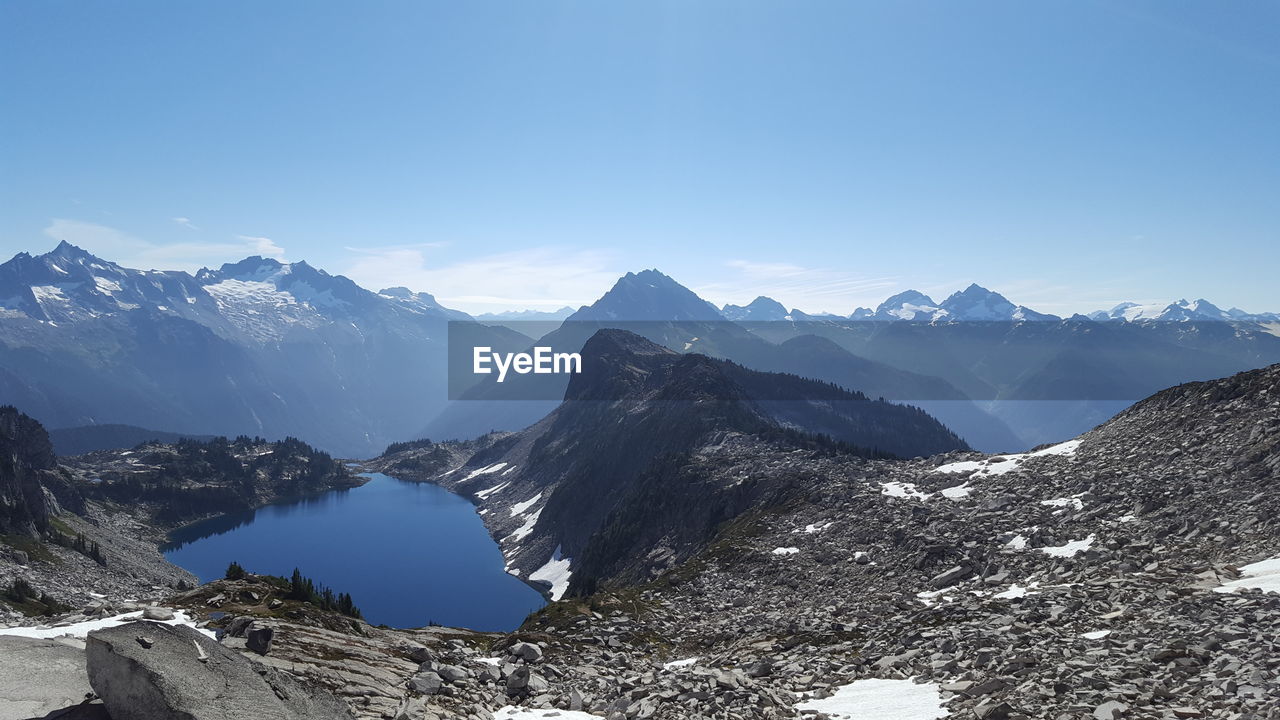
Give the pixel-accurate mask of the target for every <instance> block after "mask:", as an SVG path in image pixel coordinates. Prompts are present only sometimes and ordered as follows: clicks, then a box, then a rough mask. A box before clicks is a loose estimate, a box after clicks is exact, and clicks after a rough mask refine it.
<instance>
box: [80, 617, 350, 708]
mask: <svg viewBox="0 0 1280 720" xmlns="http://www.w3.org/2000/svg"><path fill="white" fill-rule="evenodd" d="M86 651H87V655H88V673H89V682H90V684H91V685H92V686H93V689H94V692H96V693H97V694H98V695H99V696H101V698H102V702H103V704H104V705H105V706H106V708H107V711H108V712H109V713H110V714H111V717H112V720H159V719H162V718H174V719H175V720H177V719H179V718H181V719H183V720H206V719H207V720H225V719H226V718H237V719H238V720H250V719H257V718H261V719H262V720H348V719H349V718H351V717H352V715H351V712H350V710H349V709H348V708H347V707H346V705H345V704H343V703H342V702H340V701H339V700H337V699H336V698H334V697H333V696H331V695H326V694H323V693H320V692H317V691H314V690H312V689H309V688H307V687H306V686H303V685H301V684H300V683H298V682H297V681H295V680H293V679H292V678H290V677H289V676H287V675H284V674H282V673H279V672H277V671H275V670H273V669H271V668H268V667H266V666H262V665H257V664H255V663H253V662H252V661H250V660H249V659H248V658H246V657H244V656H243V655H241V654H239V653H237V652H235V651H233V650H230V649H228V648H226V647H224V646H223V645H221V644H219V643H217V642H216V641H214V640H212V639H210V638H209V637H208V636H206V635H203V634H201V633H200V632H198V631H196V630H193V629H191V628H189V627H184V626H171V625H161V624H159V623H152V622H133V623H128V624H125V625H120V626H117V627H114V628H109V629H106V630H98V631H95V632H92V633H90V634H89V637H88V642H87V647H86Z"/></svg>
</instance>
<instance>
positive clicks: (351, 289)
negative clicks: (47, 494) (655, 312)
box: [0, 242, 510, 455]
mask: <svg viewBox="0 0 1280 720" xmlns="http://www.w3.org/2000/svg"><path fill="white" fill-rule="evenodd" d="M0 319H3V322H0V402H12V403H14V404H16V405H19V406H20V407H23V408H24V409H25V410H27V411H28V412H30V413H31V414H32V415H34V416H35V417H37V418H38V419H40V420H41V421H42V422H45V423H46V424H48V425H49V426H50V427H55V428H56V427H68V426H75V425H87V424H100V423H124V424H132V425H140V426H148V427H159V428H162V429H164V430H169V431H175V432H185V433H192V434H230V435H236V434H240V433H250V434H260V435H265V436H269V437H280V436H285V435H294V436H297V437H301V438H304V439H306V440H308V441H309V442H313V443H315V444H317V445H320V446H322V447H325V448H326V449H329V450H331V451H333V452H336V453H339V454H344V455H363V454H366V453H368V452H369V451H372V450H377V449H379V448H380V447H382V446H383V445H385V444H386V443H387V442H390V441H391V440H396V439H402V438H403V437H405V436H407V435H409V434H411V433H412V432H413V431H414V430H416V429H417V428H418V427H421V424H422V423H423V422H424V421H425V419H426V418H428V417H430V416H431V415H432V414H433V413H434V411H435V409H436V408H438V407H439V406H440V405H441V404H442V403H443V398H444V396H445V394H446V393H445V391H444V384H445V375H446V373H445V372H444V366H445V362H446V359H447V358H446V353H445V351H446V346H447V337H448V332H447V323H448V322H449V321H451V320H462V321H467V320H470V316H468V315H467V314H466V313H462V312H458V311H455V310H450V309H449V308H446V307H443V306H441V305H440V304H439V303H438V302H436V300H435V299H434V298H433V297H432V296H431V295H429V294H426V293H413V292H410V291H408V290H405V289H403V288H391V289H388V290H384V291H383V292H381V293H373V292H370V291H368V290H365V289H364V288H361V287H360V286H358V285H356V284H355V283H354V282H352V281H351V280H349V279H347V278H345V277H343V276H341V275H330V274H329V273H327V272H325V271H323V270H319V269H316V268H313V267H311V266H310V265H308V264H307V263H305V262H295V263H283V262H280V261H278V260H274V259H271V258H262V257H250V258H246V259H244V260H241V261H240V262H237V263H228V264H226V265H223V266H222V267H220V268H217V269H204V270H201V271H199V272H197V273H196V274H194V275H191V274H188V273H185V272H174V271H155V270H134V269H130V268H124V267H121V266H120V265H117V264H115V263H113V262H109V261H107V260H103V259H101V258H98V257H95V256H94V255H92V254H90V253H88V252H85V251H84V250H82V249H80V248H77V247H75V246H73V245H70V244H68V243H65V242H64V243H61V244H59V245H58V246H57V248H55V249H54V250H53V251H52V252H49V253H46V254H44V255H36V256H33V255H30V254H27V253H21V254H19V255H17V256H15V257H14V258H13V259H11V260H9V261H8V262H6V263H3V264H0ZM476 332H477V333H479V334H480V336H482V337H489V336H492V339H493V341H494V342H495V343H496V346H499V347H502V346H505V344H506V343H509V342H510V341H508V340H504V339H503V338H504V334H510V333H509V332H508V331H505V330H502V329H497V328H485V327H482V326H479V325H477V327H476Z"/></svg>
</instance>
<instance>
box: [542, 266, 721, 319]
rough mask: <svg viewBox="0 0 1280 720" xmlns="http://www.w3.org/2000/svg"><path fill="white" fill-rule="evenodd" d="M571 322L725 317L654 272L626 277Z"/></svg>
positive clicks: (582, 310) (671, 280)
mask: <svg viewBox="0 0 1280 720" xmlns="http://www.w3.org/2000/svg"><path fill="white" fill-rule="evenodd" d="M568 319H569V320H573V321H663V322H666V321H689V320H692V321H717V320H723V319H724V316H723V315H721V314H720V311H719V310H718V309H716V306H714V305H712V304H711V303H709V302H707V301H706V300H703V299H702V298H700V297H698V296H697V294H696V293H694V292H693V291H692V290H690V289H689V288H686V287H685V286H683V285H681V284H680V283H678V282H676V281H675V280H673V279H671V278H670V277H668V276H667V275H664V274H662V273H661V272H659V271H657V270H652V269H651V270H643V271H641V272H638V273H630V272H629V273H627V274H626V275H624V276H622V277H621V278H619V279H618V282H617V283H615V284H614V286H613V287H612V288H611V289H610V290H609V291H608V292H607V293H605V294H604V295H603V296H601V297H600V299H599V300H597V301H595V302H594V303H592V304H591V305H588V306H587V307H584V308H582V309H580V310H578V311H577V312H575V313H574V314H573V315H570V316H569V318H568Z"/></svg>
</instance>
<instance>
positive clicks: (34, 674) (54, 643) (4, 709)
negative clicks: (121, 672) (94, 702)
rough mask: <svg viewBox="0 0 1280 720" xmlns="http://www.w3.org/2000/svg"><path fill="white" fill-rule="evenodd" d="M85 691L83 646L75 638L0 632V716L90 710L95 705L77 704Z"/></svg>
mask: <svg viewBox="0 0 1280 720" xmlns="http://www.w3.org/2000/svg"><path fill="white" fill-rule="evenodd" d="M88 692H89V677H88V675H86V674H85V670H84V650H82V649H81V648H79V647H76V645H75V641H74V640H41V639H36V638H27V637H16V636H11V635H0V720H21V719H22V718H43V717H46V716H49V715H50V714H51V713H54V712H56V711H58V710H63V711H64V712H65V713H70V712H71V711H72V710H76V709H79V710H81V711H84V712H89V711H92V710H93V709H94V708H91V707H83V708H81V707H79V706H80V705H81V703H83V702H84V700H85V694H86V693H88ZM97 709H99V710H100V709H101V707H100V706H97ZM58 717H71V715H69V714H67V715H58ZM81 717H87V716H81Z"/></svg>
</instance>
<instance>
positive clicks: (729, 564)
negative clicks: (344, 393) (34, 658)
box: [90, 366, 1280, 720]
mask: <svg viewBox="0 0 1280 720" xmlns="http://www.w3.org/2000/svg"><path fill="white" fill-rule="evenodd" d="M640 375H643V373H637V376H640ZM642 395H643V394H642ZM642 406H643V404H639V405H637V406H635V407H634V408H632V412H634V413H637V414H643V410H642V409H641V407H642ZM696 437H697V441H696V442H692V443H691V444H690V445H689V446H688V447H687V448H686V450H685V451H684V453H683V454H682V456H681V457H682V459H681V461H680V463H678V465H677V466H674V467H671V468H668V469H666V471H667V472H668V473H669V474H670V475H671V476H674V477H696V478H698V482H699V484H700V491H711V490H715V489H717V488H719V489H720V490H722V491H729V490H732V489H733V488H736V487H740V486H742V485H743V484H744V483H750V482H751V481H752V479H753V478H768V479H769V480H768V485H769V492H768V493H766V494H759V495H755V496H753V499H752V501H751V502H749V503H748V504H747V507H745V508H744V509H743V510H742V512H740V513H738V514H737V515H736V516H734V517H733V518H732V519H727V520H726V521H724V522H721V523H719V524H718V525H716V526H715V527H714V528H713V532H712V536H711V537H710V539H709V541H708V542H707V543H705V544H704V545H702V546H700V548H699V549H698V550H697V551H696V552H695V553H693V554H692V556H691V557H690V558H689V559H688V560H685V561H683V562H676V563H674V564H672V565H671V566H670V567H668V568H666V569H663V570H661V571H660V572H658V573H656V574H653V575H652V576H651V577H648V578H644V579H640V580H633V581H631V582H626V583H619V584H617V585H614V586H610V587H602V588H600V589H598V591H597V592H596V593H594V594H591V595H588V596H585V597H573V598H570V599H566V600H564V601H561V602H557V603H553V604H551V605H549V606H548V607H547V608H545V609H544V610H542V611H540V612H539V613H536V614H535V615H533V616H531V617H530V618H529V619H528V620H527V621H526V622H525V624H524V626H523V627H522V628H521V629H520V630H519V631H517V632H515V633H511V634H507V635H493V634H480V633H471V632H467V631H459V630H447V629H437V628H428V629H424V630H420V631H396V630H387V629H384V628H371V627H369V626H367V625H365V624H363V623H360V622H359V621H353V620H351V619H344V618H341V617H337V616H333V615H328V614H325V613H320V612H317V611H316V610H315V609H314V608H309V607H307V606H305V605H297V604H290V603H288V602H283V601H281V600H280V599H279V597H278V596H277V595H275V594H273V593H274V591H272V590H271V589H270V588H265V587H264V586H263V585H262V583H261V581H260V580H259V579H256V578H253V577H252V576H251V577H249V578H246V579H245V580H242V581H220V582H218V583H215V584H213V585H210V586H206V587H202V588H198V589H196V590H193V591H191V592H188V593H184V594H181V595H178V596H176V597H173V598H171V599H170V600H169V603H170V604H171V605H173V606H175V607H178V608H180V609H182V610H184V612H185V613H187V614H188V615H190V616H194V617H196V618H197V620H198V622H200V623H208V624H209V625H210V626H212V627H216V628H219V629H221V630H222V632H223V644H224V647H229V648H231V649H235V650H239V651H240V652H241V653H242V655H244V656H246V657H251V658H254V659H255V662H258V663H265V664H267V665H270V666H272V667H273V668H275V669H276V670H279V671H283V672H285V673H288V674H290V675H292V676H293V677H295V678H303V679H305V680H306V681H308V682H309V683H310V684H312V685H313V686H314V685H318V686H321V687H324V688H327V689H329V690H331V691H333V692H334V693H336V694H337V695H338V696H339V697H342V698H344V699H345V700H346V702H347V705H348V706H349V707H350V709H351V711H352V712H353V713H354V714H355V715H356V716H357V717H361V718H392V717H395V718H404V719H405V720H427V719H430V720H436V719H440V718H451V719H452V718H468V719H472V718H478V719H483V720H488V719H489V718H512V717H530V718H537V717H559V718H561V719H562V720H579V719H581V718H607V719H609V720H631V719H633V718H663V719H671V720H675V719H677V718H679V719H684V718H708V719H710V718H716V719H723V718H793V717H801V716H807V717H821V716H820V715H818V713H819V712H823V711H824V710H823V709H824V708H825V709H826V711H831V712H836V714H835V715H834V717H846V716H845V715H841V714H839V711H836V710H834V709H835V708H839V707H841V706H842V705H843V707H844V708H846V711H847V710H848V709H849V708H857V707H861V708H862V714H860V715H853V716H852V717H858V718H870V717H877V718H878V717H885V716H887V713H888V712H890V711H892V712H894V713H896V715H893V716H895V717H902V718H907V719H910V720H923V719H924V718H937V717H943V716H945V717H956V718H962V717H972V718H979V719H991V720H999V719H1002V718H1010V719H1012V718H1054V719H1058V718H1061V719H1063V720H1066V719H1068V718H1071V719H1074V718H1099V719H1102V720H1117V719H1121V718H1222V719H1224V720H1226V719H1228V718H1230V719H1240V720H1244V719H1245V718H1275V717H1280V665H1277V660H1276V658H1277V657H1280V641H1277V637H1278V635H1277V631H1280V594H1277V593H1276V592H1267V591H1264V590H1262V589H1249V587H1250V586H1255V585H1256V586H1259V587H1262V586H1263V585H1265V584H1266V582H1267V581H1266V578H1265V577H1264V575H1265V573H1266V572H1268V568H1269V567H1270V566H1267V565H1257V564H1256V563H1257V562H1258V561H1262V560H1266V559H1268V558H1276V557H1278V556H1280V512H1277V511H1278V510H1280V507H1277V503H1280V494H1278V493H1277V488H1276V483H1277V481H1278V480H1280V473H1278V472H1277V466H1278V464H1280V459H1278V458H1280V366H1274V367H1270V368H1266V369H1264V370H1260V371H1252V372H1248V373H1243V374H1240V375H1237V376H1233V377H1230V378H1226V379H1223V380H1218V381H1212V382H1207V383H1194V384H1189V385H1184V386H1179V387H1175V388H1171V389H1169V390H1166V391H1164V392H1161V393H1159V394H1157V395H1155V396H1153V397H1151V398H1149V399H1148V400H1146V401H1143V402H1141V403H1139V404H1137V405H1136V406H1134V407H1133V408H1131V409H1130V410H1128V411H1126V412H1125V413H1123V414H1121V415H1120V416H1118V417H1117V418H1115V419H1114V420H1113V421H1111V422H1109V423H1107V424H1105V425H1103V426H1101V427H1099V428H1097V429H1095V430H1093V431H1091V432H1089V433H1086V434H1084V435H1082V436H1081V437H1079V438H1077V439H1075V440H1072V441H1069V442H1067V443H1061V444H1058V445H1054V446H1049V447H1044V448H1040V449H1038V450H1036V451H1034V452H1030V453H1025V454H1019V455H1005V456H986V455H981V454H977V453H972V452H968V451H956V452H951V453H947V454H944V455H940V456H933V457H928V458H917V459H911V460H895V459H886V458H876V457H866V456H864V455H860V454H857V453H851V452H841V451H838V450H833V449H832V448H829V447H823V446H808V447H806V446H803V445H800V446H797V445H796V444H794V443H791V444H788V443H786V442H785V440H786V439H785V438H783V439H782V440H779V439H778V438H776V437H773V436H771V435H769V434H768V433H760V432H753V431H752V428H747V429H741V428H739V429H726V430H723V431H721V432H718V433H713V434H711V435H702V436H696ZM512 438H516V439H515V440H512ZM518 444H519V436H515V435H499V436H492V437H490V438H487V439H486V440H485V441H483V442H477V443H472V444H469V445H462V444H457V445H447V446H433V445H429V444H418V445H415V446H412V447H404V448H399V450H400V452H403V453H406V454H405V455H403V456H402V457H403V458H404V459H412V458H415V457H416V458H417V459H418V460H420V461H421V464H420V467H422V468H427V467H445V466H449V465H451V464H452V463H454V462H457V461H459V460H461V459H463V458H464V457H466V456H468V455H469V454H475V456H476V457H474V458H472V459H469V460H466V462H467V463H469V464H471V465H474V464H479V463H485V462H487V461H488V460H489V458H490V457H501V454H502V453H505V452H509V451H510V449H511V447H514V446H515V445H518ZM415 451H417V452H418V453H419V454H417V455H413V454H412V453H414V452H415ZM486 454H492V455H486ZM497 462H501V461H500V460H499V461H497ZM497 462H489V464H485V465H479V467H481V468H492V466H493V465H495V464H497ZM468 466H470V465H468ZM505 471H506V468H505V467H498V468H493V469H490V470H489V471H488V472H486V473H483V474H481V475H477V476H476V478H485V482H486V483H488V484H498V483H500V482H502V481H503V478H502V475H501V473H502V472H505ZM515 472H516V471H511V475H514V474H515ZM511 475H508V476H507V477H508V478H510V477H511ZM660 479H661V478H660V476H659V475H651V476H648V477H646V479H645V481H644V482H645V483H648V482H651V481H656V480H660ZM481 499H483V498H481ZM484 509H486V508H484V507H482V508H481V510H484ZM494 511H496V510H491V513H492V512H494ZM638 536H639V537H647V536H646V535H645V534H644V533H640V534H639V535H638ZM588 547H590V545H589V546H588ZM655 547H656V546H655ZM587 552H589V550H588V551H587ZM583 556H584V557H585V552H584V555H583ZM1274 564H1276V565H1280V562H1278V563H1274ZM1278 586H1280V583H1276V582H1275V581H1274V579H1273V580H1272V581H1271V587H1272V588H1273V589H1280V588H1278ZM237 618H244V619H240V620H238V619H237ZM250 619H252V623H250V622H249V620H250ZM268 629H269V630H270V632H269V633H264V632H261V631H264V630H268ZM255 632H256V633H257V634H255ZM133 635H138V636H142V637H150V635H149V634H148V632H147V630H146V628H145V626H139V627H137V628H136V629H130V631H129V634H128V635H126V637H132V636H133ZM241 636H244V637H241ZM264 637H265V638H269V639H270V642H265V641H264ZM264 643H265V644H264ZM251 644H252V646H253V647H254V648H256V650H255V649H250V646H251ZM197 645H198V643H197ZM197 650H198V648H197V647H194V646H193V648H192V649H191V651H190V652H191V653H192V655H193V656H194V655H195V653H196V652H197ZM90 674H92V673H90ZM876 693H879V694H878V695H876ZM850 697H858V698H861V700H859V701H857V702H858V703H859V704H857V705H855V704H853V701H850V700H846V698H850ZM873 702H875V703H879V705H878V707H880V708H881V710H879V711H873V710H868V709H867V708H868V707H869V706H870V705H871V704H872V703H873ZM908 706H910V707H912V708H915V710H914V711H908V710H906V709H905V708H907V707H908ZM517 708H518V709H517ZM884 708H889V710H885V709H884ZM930 708H933V709H932V710H931V709H930Z"/></svg>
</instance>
